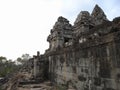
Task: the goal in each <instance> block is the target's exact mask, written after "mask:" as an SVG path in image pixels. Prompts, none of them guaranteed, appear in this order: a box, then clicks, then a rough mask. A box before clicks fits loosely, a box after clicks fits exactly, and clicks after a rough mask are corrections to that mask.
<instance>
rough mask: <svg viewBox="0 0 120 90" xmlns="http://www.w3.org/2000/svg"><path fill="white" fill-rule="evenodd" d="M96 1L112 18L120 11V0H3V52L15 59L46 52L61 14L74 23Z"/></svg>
mask: <svg viewBox="0 0 120 90" xmlns="http://www.w3.org/2000/svg"><path fill="white" fill-rule="evenodd" d="M95 4H98V5H99V6H100V7H101V8H102V9H103V10H104V12H105V13H106V15H107V16H108V19H109V20H112V19H113V18H114V17H117V16H119V15H120V12H119V11H120V6H119V5H120V1H119V0H111V1H110V0H0V42H1V43H0V56H6V57H7V58H8V59H13V60H15V59H16V58H17V57H19V56H21V55H22V54H25V53H28V54H30V55H31V56H32V55H34V54H36V52H37V51H40V52H41V53H44V51H45V50H46V49H47V48H48V46H49V44H48V42H47V41H46V39H47V36H48V35H49V33H50V29H52V27H53V25H54V23H55V22H56V20H57V18H58V17H59V16H64V17H66V18H67V19H68V20H70V23H73V22H74V21H75V18H76V17H77V15H78V14H79V12H80V11H83V10H87V11H89V12H91V11H92V9H93V8H94V6H95Z"/></svg>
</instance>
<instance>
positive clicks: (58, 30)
mask: <svg viewBox="0 0 120 90" xmlns="http://www.w3.org/2000/svg"><path fill="white" fill-rule="evenodd" d="M71 39H72V25H71V24H69V21H68V20H67V19H66V18H64V17H62V16H60V17H59V18H58V20H57V22H56V23H55V25H54V27H53V29H51V32H50V35H49V36H48V38H47V41H48V42H49V43H50V46H49V49H50V50H55V49H56V48H58V47H63V46H64V44H65V43H67V42H69V41H70V40H71Z"/></svg>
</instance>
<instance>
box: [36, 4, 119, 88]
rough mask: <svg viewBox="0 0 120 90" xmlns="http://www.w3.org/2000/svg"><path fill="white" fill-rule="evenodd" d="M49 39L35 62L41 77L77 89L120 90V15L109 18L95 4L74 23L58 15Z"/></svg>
mask: <svg viewBox="0 0 120 90" xmlns="http://www.w3.org/2000/svg"><path fill="white" fill-rule="evenodd" d="M66 31H67V33H65V32H66ZM68 36H70V37H68ZM61 38H62V39H61ZM66 39H68V40H66ZM47 40H48V42H49V44H50V47H49V49H48V50H46V52H45V54H44V55H40V56H39V57H38V58H39V59H38V60H37V62H35V63H36V64H35V65H37V66H38V67H39V68H36V69H38V71H40V70H42V72H38V73H39V75H38V76H41V75H43V76H45V77H49V80H50V81H51V82H52V83H53V84H57V85H65V86H67V87H68V88H69V87H71V88H73V89H75V90H120V18H119V17H118V18H115V19H114V20H113V21H109V20H108V19H107V18H106V15H105V14H104V12H103V11H102V9H101V8H100V7H99V6H98V5H96V6H95V8H94V9H93V12H92V14H91V15H90V14H89V12H87V11H82V12H81V13H80V14H79V15H78V17H77V19H76V21H75V23H74V25H73V26H71V24H69V21H68V20H67V19H65V18H63V17H59V18H58V20H57V22H56V23H55V26H54V27H53V29H52V30H51V34H50V35H49V36H48V39H47ZM53 42H54V43H53ZM58 42H59V43H58ZM34 67H35V66H34ZM35 71H36V70H35ZM40 73H41V74H40Z"/></svg>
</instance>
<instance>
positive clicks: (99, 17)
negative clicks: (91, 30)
mask: <svg viewBox="0 0 120 90" xmlns="http://www.w3.org/2000/svg"><path fill="white" fill-rule="evenodd" d="M91 17H92V20H93V22H94V24H95V25H99V24H102V23H103V22H105V21H108V19H107V17H106V15H105V13H104V12H103V10H102V9H101V8H100V7H99V6H98V5H96V6H95V7H94V9H93V11H92V14H91Z"/></svg>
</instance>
